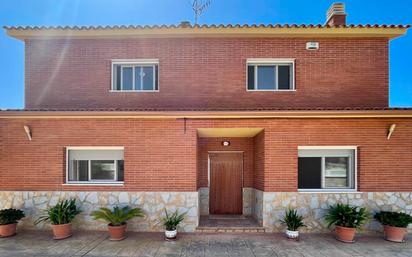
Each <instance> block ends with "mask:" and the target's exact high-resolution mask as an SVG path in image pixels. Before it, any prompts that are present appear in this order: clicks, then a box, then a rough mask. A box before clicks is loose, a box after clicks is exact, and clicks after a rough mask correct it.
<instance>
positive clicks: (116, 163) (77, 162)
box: [66, 147, 124, 184]
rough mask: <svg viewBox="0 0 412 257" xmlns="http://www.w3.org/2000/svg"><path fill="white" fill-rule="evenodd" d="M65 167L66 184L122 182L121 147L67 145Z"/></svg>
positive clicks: (122, 162)
mask: <svg viewBox="0 0 412 257" xmlns="http://www.w3.org/2000/svg"><path fill="white" fill-rule="evenodd" d="M66 169H67V174H66V178H67V180H66V182H67V183H68V184H70V183H76V184H78V183H83V184H95V183H99V184H113V183H123V181H124V158H123V147H102V148H101V147H68V148H67V166H66Z"/></svg>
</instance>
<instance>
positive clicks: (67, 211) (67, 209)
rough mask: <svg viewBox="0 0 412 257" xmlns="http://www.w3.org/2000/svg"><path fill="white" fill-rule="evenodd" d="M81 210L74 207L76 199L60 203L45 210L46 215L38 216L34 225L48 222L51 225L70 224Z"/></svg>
mask: <svg viewBox="0 0 412 257" xmlns="http://www.w3.org/2000/svg"><path fill="white" fill-rule="evenodd" d="M80 212H81V210H80V209H79V208H78V207H77V206H76V199H68V200H64V201H60V202H59V203H57V204H56V205H55V206H53V207H51V208H49V209H48V210H47V214H45V215H42V216H40V217H39V218H38V219H37V220H36V221H35V223H34V224H38V223H40V222H46V221H48V220H50V223H51V224H52V225H61V224H68V223H71V222H72V221H73V220H74V218H75V217H76V215H77V214H79V213H80Z"/></svg>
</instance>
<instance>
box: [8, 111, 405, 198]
mask: <svg viewBox="0 0 412 257" xmlns="http://www.w3.org/2000/svg"><path fill="white" fill-rule="evenodd" d="M393 123H396V124H397V127H396V130H395V132H394V134H393V136H392V138H391V139H390V140H387V139H386V134H387V129H388V127H389V126H390V124H393ZM23 125H29V126H31V128H32V131H33V141H28V140H27V138H26V135H25V133H24V130H23ZM207 127H226V128H233V127H255V128H264V135H263V134H261V135H258V136H257V137H255V138H254V140H253V143H254V147H253V149H255V153H254V155H255V157H254V163H255V164H254V167H255V171H256V172H255V178H254V179H253V180H254V182H253V183H254V185H255V187H256V188H259V189H262V190H265V191H274V192H276V191H296V189H297V147H298V146H303V145H357V146H358V149H359V154H358V175H359V176H358V177H359V180H358V185H359V190H360V191H412V155H411V153H412V119H387V118H381V119H256V120H251V119H245V120H230V119H227V120H188V121H187V131H186V134H185V132H184V126H183V121H182V120H172V119H170V120H138V119H83V120H80V119H79V120H77V119H76V120H73V119H29V120H23V119H0V189H1V190H130V191H195V190H196V189H197V185H198V183H197V180H199V184H200V185H201V184H202V183H204V177H202V176H200V175H199V174H198V171H197V167H196V163H197V157H199V156H197V154H196V152H197V140H196V135H197V133H196V129H197V128H207ZM246 141H248V140H246ZM104 145H107V146H124V147H125V186H124V187H94V186H92V187H90V186H82V187H80V186H63V185H62V183H63V182H64V174H65V166H64V147H65V146H104ZM246 145H248V149H252V147H251V146H250V143H247V144H246ZM262 147H263V149H264V155H263V159H264V164H262V162H261V161H260V160H259V158H262V156H261V155H260V154H258V151H256V149H258V150H259V151H262ZM239 149H240V148H239ZM198 152H199V153H200V152H201V151H198ZM257 160H259V163H258V162H257ZM257 163H258V164H257ZM202 181H203V182H202ZM248 181H249V182H248V184H249V185H250V184H251V183H252V182H251V181H252V179H251V178H249V179H248Z"/></svg>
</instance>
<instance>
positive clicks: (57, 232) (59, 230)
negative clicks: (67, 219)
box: [52, 223, 72, 240]
mask: <svg viewBox="0 0 412 257" xmlns="http://www.w3.org/2000/svg"><path fill="white" fill-rule="evenodd" d="M52 230H53V239H56V240H59V239H65V238H68V237H71V236H72V224H71V223H68V224H61V225H52Z"/></svg>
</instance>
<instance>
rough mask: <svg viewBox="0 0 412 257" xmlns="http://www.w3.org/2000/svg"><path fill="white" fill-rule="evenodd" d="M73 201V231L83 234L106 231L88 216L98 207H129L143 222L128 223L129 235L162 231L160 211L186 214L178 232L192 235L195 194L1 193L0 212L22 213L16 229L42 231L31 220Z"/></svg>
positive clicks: (42, 226)
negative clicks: (75, 201) (76, 211)
mask: <svg viewBox="0 0 412 257" xmlns="http://www.w3.org/2000/svg"><path fill="white" fill-rule="evenodd" d="M68 198H76V199H78V204H79V207H80V208H81V209H82V213H81V214H80V215H78V217H76V219H75V221H74V222H73V225H74V227H75V228H79V229H85V230H106V229H107V224H106V223H104V222H102V221H95V220H94V219H93V217H91V216H90V213H91V212H92V211H94V210H97V209H98V208H99V207H109V208H111V207H113V206H114V205H120V206H124V205H129V206H131V207H140V208H142V209H143V211H144V213H145V217H144V218H135V219H133V220H131V221H129V222H128V230H129V231H163V230H164V228H163V226H162V225H161V224H160V223H159V219H160V218H161V217H163V216H164V209H167V210H171V211H174V210H176V209H178V210H179V211H180V212H187V215H186V218H185V220H184V221H183V223H182V224H181V226H180V227H179V230H180V231H185V232H192V231H195V229H196V227H197V225H198V221H199V212H198V210H199V202H198V201H199V196H198V192H68V191H62V192H61V191H48V192H44V191H43V192H42V191H34V192H27V191H23V192H22V191H17V192H16V191H2V192H0V209H3V208H10V207H13V208H18V209H23V210H24V212H25V214H26V217H25V218H23V219H22V220H21V222H20V225H19V226H20V227H23V228H28V229H46V228H49V225H48V224H38V225H37V226H35V225H34V224H33V220H35V219H36V218H37V217H39V215H42V214H44V213H45V211H46V209H47V208H49V207H50V206H54V205H55V204H56V203H57V202H58V201H59V200H63V199H68Z"/></svg>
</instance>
